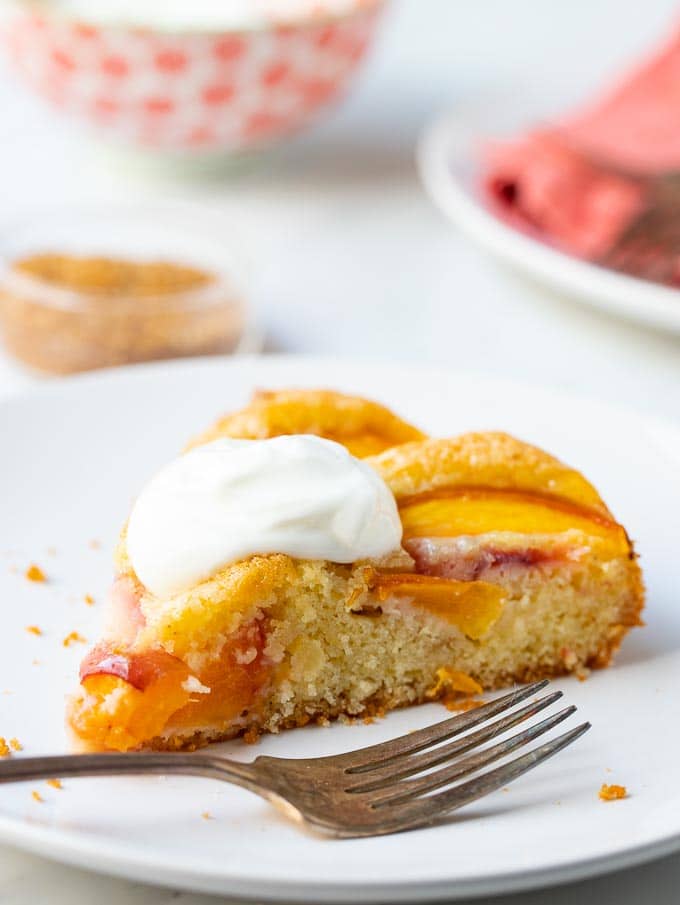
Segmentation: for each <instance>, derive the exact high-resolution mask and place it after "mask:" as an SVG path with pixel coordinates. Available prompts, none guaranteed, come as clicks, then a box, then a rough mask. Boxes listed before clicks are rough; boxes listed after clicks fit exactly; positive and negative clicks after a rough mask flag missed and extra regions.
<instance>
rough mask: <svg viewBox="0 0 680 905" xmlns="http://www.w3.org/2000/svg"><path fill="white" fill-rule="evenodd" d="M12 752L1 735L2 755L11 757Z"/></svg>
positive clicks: (0, 746) (0, 747) (0, 749)
mask: <svg viewBox="0 0 680 905" xmlns="http://www.w3.org/2000/svg"><path fill="white" fill-rule="evenodd" d="M11 753H12V752H11V751H10V748H9V745H8V744H7V742H6V741H5V739H4V738H3V737H2V736H1V735H0V757H9V756H10V754H11Z"/></svg>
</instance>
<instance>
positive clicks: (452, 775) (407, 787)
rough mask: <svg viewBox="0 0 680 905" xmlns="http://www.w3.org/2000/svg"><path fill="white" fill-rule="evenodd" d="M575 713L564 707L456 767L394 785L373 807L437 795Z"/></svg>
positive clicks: (445, 768)
mask: <svg viewBox="0 0 680 905" xmlns="http://www.w3.org/2000/svg"><path fill="white" fill-rule="evenodd" d="M575 710H576V708H575V707H573V706H572V707H565V709H564V710H561V711H560V712H559V713H556V714H554V715H553V716H551V717H548V718H547V719H545V720H541V722H540V723H536V724H535V725H533V726H530V727H528V728H527V729H524V730H523V731H522V732H518V733H516V734H515V735H513V736H511V737H510V738H508V739H505V740H504V741H502V742H499V743H498V744H497V745H493V746H491V747H490V748H484V749H483V750H482V751H478V752H476V753H475V754H471V755H470V756H469V757H464V758H462V759H461V760H458V761H454V763H453V764H450V765H449V766H447V767H442V768H441V769H439V770H435V771H434V772H433V773H427V774H426V775H425V776H421V777H419V778H418V779H412V780H408V781H407V782H395V783H393V784H392V786H391V787H387V788H386V789H382V790H381V794H379V795H378V796H373V798H372V803H373V805H374V807H379V808H383V807H387V806H392V805H397V804H402V803H403V802H405V801H410V800H411V799H413V798H417V797H418V796H420V795H424V794H426V793H428V792H434V790H435V789H440V788H441V787H442V786H447V785H450V784H451V783H452V782H453V780H454V779H462V778H463V777H464V776H468V775H469V774H470V773H477V772H478V771H479V770H480V769H481V768H482V767H485V766H486V765H487V764H491V763H493V762H494V761H495V760H498V759H499V758H501V757H504V756H505V755H506V754H510V752H511V751H515V750H516V749H517V748H523V747H524V746H525V745H527V744H528V743H529V742H531V741H533V740H534V739H535V738H538V736H539V735H543V734H544V733H545V732H549V731H550V729H552V728H553V727H554V726H557V725H558V723H561V722H562V721H563V720H566V719H567V717H570V716H571V715H572V713H574V712H575Z"/></svg>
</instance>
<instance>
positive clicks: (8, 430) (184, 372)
mask: <svg viewBox="0 0 680 905" xmlns="http://www.w3.org/2000/svg"><path fill="white" fill-rule="evenodd" d="M304 385H309V386H331V387H337V388H340V389H343V390H346V391H349V392H361V393H365V394H368V395H370V396H373V397H375V398H377V399H380V400H383V401H384V402H387V403H389V404H391V405H393V406H395V407H396V408H397V410H398V411H399V412H400V413H401V414H403V415H404V416H405V417H407V418H410V419H412V420H413V421H415V422H417V423H418V424H420V425H421V426H422V427H423V428H425V429H427V430H430V431H432V432H434V433H439V434H448V433H454V432H457V431H462V430H468V429H472V428H501V429H506V430H510V431H513V432H515V433H516V434H518V435H520V436H521V437H524V438H526V439H527V440H530V441H534V442H536V443H539V444H543V445H545V446H546V447H547V448H548V449H550V450H552V451H554V452H555V453H557V454H559V455H560V456H562V457H563V458H564V459H566V460H567V461H568V462H570V463H572V464H573V465H575V466H577V467H579V468H582V469H583V470H584V471H585V472H586V473H587V474H588V476H589V477H591V478H592V479H593V480H594V481H595V482H596V483H597V485H598V486H599V487H600V488H601V490H602V492H603V494H604V496H605V498H606V499H607V500H608V502H609V503H610V504H611V506H612V508H613V510H614V512H615V513H616V514H617V515H618V516H619V517H620V518H621V519H622V520H623V522H624V523H625V524H626V526H627V527H629V529H630V531H631V533H632V535H633V536H634V538H635V539H636V540H637V541H638V544H639V548H640V550H641V553H642V562H643V566H644V568H645V572H646V576H647V583H648V587H649V609H648V612H647V620H648V622H649V625H648V627H647V628H645V629H644V630H638V631H635V632H633V634H632V637H630V638H628V639H627V641H626V643H625V645H624V648H623V650H622V652H621V655H620V657H619V659H618V662H617V664H616V667H615V668H614V669H611V670H605V671H601V672H597V673H594V674H593V675H592V676H591V678H590V679H588V681H586V682H583V683H580V682H578V681H576V680H571V679H568V680H564V681H561V682H556V683H555V685H556V686H557V687H560V688H563V689H564V691H565V693H566V699H567V701H569V702H573V703H575V704H577V705H578V706H579V710H580V715H581V716H582V718H584V719H585V718H588V719H590V720H591V721H592V723H593V729H592V730H591V731H590V732H589V733H587V734H586V735H585V736H584V738H583V739H580V740H579V741H578V742H577V743H576V744H574V745H573V746H572V747H570V748H569V749H568V750H567V751H565V752H563V753H561V754H560V755H559V756H558V757H556V758H554V759H553V760H551V761H550V762H548V763H547V764H545V765H543V766H542V767H541V768H539V769H537V770H536V771H535V772H532V773H531V774H529V775H528V776H527V777H524V778H522V779H521V780H519V781H517V782H516V783H514V784H513V785H512V786H511V787H510V790H509V791H508V792H507V793H506V794H502V793H497V794H495V795H493V796H491V797H489V798H487V799H485V800H482V801H480V802H478V803H477V804H474V805H471V806H470V807H468V808H467V809H466V810H464V811H462V812H460V814H459V816H458V817H457V818H456V819H454V820H452V821H451V822H450V823H448V824H446V825H443V826H438V827H436V828H432V829H426V830H421V831H418V832H414V833H408V834H403V835H398V836H391V837H387V838H381V839H373V840H371V839H368V840H349V841H340V842H338V841H332V840H326V839H321V838H315V837H312V836H311V835H306V834H305V833H303V832H301V831H300V830H299V829H298V828H296V827H295V826H293V825H292V824H290V823H289V822H287V821H286V820H285V818H283V817H282V816H279V815H277V813H276V812H275V811H274V810H272V808H271V807H269V806H268V805H267V804H265V803H264V802H263V801H261V800H260V799H258V798H256V797H255V796H252V795H249V794H248V793H247V792H245V791H243V790H240V789H236V788H232V787H229V786H222V785H218V784H216V783H214V782H210V781H204V780H194V779H164V778H139V779H123V778H118V779H115V778H112V779H99V780H96V779H92V780H90V779H85V780H70V781H65V782H64V788H63V790H62V791H58V790H56V789H53V788H51V787H49V786H47V785H46V784H44V783H35V784H31V785H30V786H27V785H15V786H6V787H3V788H2V789H1V790H0V839H2V840H4V841H6V842H9V843H12V844H14V845H18V846H20V847H23V848H26V849H30V850H32V851H36V852H39V853H41V854H44V855H46V856H48V857H51V858H55V859H58V860H61V861H65V862H68V863H72V864H77V865H80V866H83V867H87V868H91V869H95V870H100V871H105V872H110V873H113V874H120V875H123V876H126V877H131V878H135V879H139V880H146V881H150V882H155V883H161V884H163V885H166V886H175V887H185V888H191V889H196V890H202V891H210V892H219V893H223V894H229V895H232V896H252V897H257V898H258V899H268V900H274V899H278V900H280V899H285V900H288V901H290V900H304V901H307V902H315V903H318V902H329V901H334V900H338V899H345V900H350V899H351V900H352V901H355V902H374V901H393V902H394V901H403V900H409V901H415V900H419V901H425V900H431V899H435V898H437V897H446V898H449V899H452V898H456V897H460V896H469V895H471V894H489V893H493V892H500V891H507V890H515V889H519V888H527V887H531V886H535V885H540V884H546V883H554V882H558V881H562V880H566V879H568V878H575V877H582V876H585V875H589V874H594V873H598V872H601V871H604V870H609V869H612V868H615V867H621V866H624V865H630V864H632V863H635V862H638V861H642V860H645V859H648V858H651V857H653V856H655V855H660V854H662V853H664V852H668V851H670V850H672V849H674V848H676V847H678V846H679V845H680V761H679V760H678V757H677V750H678V745H680V725H679V723H678V720H677V719H676V717H677V689H678V687H679V683H680V608H679V607H678V605H677V591H678V575H677V566H676V563H677V543H678V536H679V535H680V524H679V516H678V513H680V432H678V431H677V430H676V429H675V428H674V427H672V426H670V425H666V424H662V423H656V422H652V421H649V420H646V419H644V418H643V417H641V416H638V415H634V414H631V413H629V412H626V411H625V410H620V411H619V410H616V409H614V408H610V407H606V406H603V405H596V404H594V403H592V402H588V401H583V400H578V399H574V398H573V397H568V396H563V395H561V394H559V393H555V392H548V391H544V390H538V389H532V388H527V387H524V386H521V385H517V386H515V385H512V384H508V383H505V382H499V381H490V380H489V381H487V380H482V379H479V378H473V377H469V376H464V375H463V376H461V375H456V374H455V373H452V372H450V371H444V370H432V369H417V368H414V367H407V366H402V365H399V366H396V365H395V366H378V365H375V366H372V365H367V364H358V363H350V362H344V363H343V362H338V361H332V360H313V359H302V358H301V359H296V358H261V359H258V358H254V359H248V358H245V359H241V360H233V361H228V360H226V361H219V360H203V361H190V362H179V363H174V364H160V365H150V366H141V367H138V368H128V369H122V370H119V371H112V372H102V373H99V374H95V375H92V376H85V377H78V378H72V379H68V380H63V381H59V382H54V383H52V384H50V385H47V386H45V387H44V388H42V389H40V390H39V391H37V392H35V393H34V394H33V395H29V396H25V397H23V398H19V399H15V400H10V401H6V402H4V403H2V404H0V436H1V437H2V443H1V444H0V500H1V508H0V557H1V558H0V600H2V606H3V626H2V633H1V634H0V638H1V639H2V643H1V648H0V664H1V667H0V669H1V672H0V734H2V735H4V736H7V737H9V736H13V735H16V736H18V738H19V739H20V740H21V741H22V742H23V744H24V748H25V753H26V754H40V753H46V752H60V751H63V750H65V748H66V741H65V735H64V730H63V726H62V713H63V703H64V695H65V694H66V693H67V691H68V690H69V689H70V688H72V687H73V686H74V684H75V680H76V679H75V677H76V670H77V664H78V661H79V659H80V657H81V656H82V653H83V647H82V645H78V644H76V645H74V646H73V647H69V648H64V647H63V646H62V639H63V638H64V637H65V635H66V634H67V633H68V632H70V631H72V630H74V629H75V630H78V631H80V632H82V633H83V634H84V635H85V636H86V637H87V638H89V639H93V638H95V637H96V635H97V624H98V621H99V618H100V614H101V603H100V601H101V600H102V598H103V596H104V594H105V592H106V588H107V584H108V582H109V575H110V568H111V567H110V559H109V557H110V551H111V548H112V546H113V544H114V542H115V539H116V534H117V531H118V528H119V526H120V525H121V523H122V521H123V519H124V517H125V515H126V512H127V510H128V507H129V505H130V501H131V499H132V497H133V495H134V494H135V492H136V491H137V490H138V488H139V487H140V485H141V484H142V482H143V481H144V480H145V479H146V478H147V477H148V476H149V475H150V474H151V473H152V472H153V471H154V470H155V469H156V468H158V466H159V465H161V464H162V463H164V462H165V461H166V460H168V459H169V458H171V457H173V456H174V455H175V453H176V452H177V451H178V450H179V449H180V448H181V447H182V445H183V444H184V442H185V441H186V439H187V438H188V437H190V436H191V435H192V434H193V433H194V432H196V431H199V430H201V429H202V428H204V427H205V426H206V425H207V424H208V423H210V422H211V421H212V419H213V418H214V417H215V416H216V415H218V414H219V413H221V412H223V411H225V410H227V409H230V408H232V407H235V406H239V405H241V404H243V403H244V401H245V400H246V399H247V398H248V396H249V394H250V393H251V391H252V389H253V388H254V387H275V386H304ZM92 540H100V541H101V542H102V549H99V550H97V549H92V548H91V546H90V541H92ZM51 547H54V548H55V549H56V552H55V553H53V554H50V552H49V548H51ZM29 562H37V563H38V564H39V565H40V566H42V567H43V568H44V569H45V571H46V572H47V574H48V575H49V578H50V582H49V583H48V584H45V585H38V584H31V583H29V582H28V581H27V580H26V579H25V578H24V577H23V575H22V571H23V570H24V569H25V567H26V566H27V564H28V563H29ZM12 567H15V568H16V569H17V570H18V571H12ZM86 593H90V594H93V595H94V596H95V597H96V598H97V604H96V605H95V606H93V607H88V606H87V605H86V604H85V603H84V602H83V595H84V594H86ZM31 624H36V625H39V626H40V627H41V628H42V629H43V632H44V634H43V635H42V636H41V637H36V636H34V635H31V634H29V633H27V632H26V630H25V627H26V626H27V625H31ZM34 660H37V661H38V662H37V663H34ZM5 692H9V693H7V694H5ZM445 716H446V712H445V711H444V710H443V709H442V708H441V706H438V705H428V706H426V707H421V708H415V709H413V708H412V709H410V710H406V711H402V712H399V713H394V714H391V715H390V716H389V717H388V718H387V719H385V720H384V721H382V722H378V723H375V724H373V725H370V726H364V725H358V726H350V727H347V726H335V727H333V728H331V729H319V728H309V729H301V730H295V731H293V732H288V733H284V734H282V735H281V736H279V737H269V738H267V739H265V740H264V741H263V742H262V743H261V744H260V746H259V747H258V748H257V749H256V750H254V749H252V748H250V747H248V746H246V745H244V744H243V743H242V742H240V741H237V742H233V743H230V744H228V745H225V746H223V747H224V750H225V751H229V752H230V753H232V754H233V755H234V756H236V757H238V758H242V759H244V760H248V759H251V758H252V757H254V756H255V755H256V754H259V753H265V752H266V753H270V754H275V755H284V756H300V755H304V756H310V755H316V754H322V753H334V752H340V751H344V750H348V749H351V748H356V747H359V746H362V745H367V744H371V743H373V742H376V741H378V740H382V739H385V738H388V737H390V736H394V735H397V734H399V733H402V732H405V731H407V730H409V729H412V728H414V727H418V726H422V725H425V724H428V723H430V722H433V721H435V720H438V719H442V718H444V717H445ZM609 770H611V772H609ZM603 782H620V783H623V784H625V785H626V786H628V788H629V790H630V797H629V798H628V799H626V800H624V801H618V802H613V803H607V804H604V803H602V802H601V801H599V800H598V796H597V793H598V789H599V787H600V785H601V783H603ZM33 788H37V789H38V790H39V791H40V794H41V795H42V796H43V798H44V799H45V800H44V803H38V802H36V801H34V800H33V799H32V797H31V790H32V789H33ZM204 811H208V812H210V813H211V814H212V815H213V817H214V819H213V820H205V819H202V817H201V814H202V812H204Z"/></svg>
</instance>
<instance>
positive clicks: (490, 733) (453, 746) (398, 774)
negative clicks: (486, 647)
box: [347, 691, 562, 793]
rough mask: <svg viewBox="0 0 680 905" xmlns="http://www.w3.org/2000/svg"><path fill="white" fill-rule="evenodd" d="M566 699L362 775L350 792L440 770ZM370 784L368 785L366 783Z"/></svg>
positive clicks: (551, 698)
mask: <svg viewBox="0 0 680 905" xmlns="http://www.w3.org/2000/svg"><path fill="white" fill-rule="evenodd" d="M561 697H562V692H561V691H554V692H553V693H552V694H549V695H546V696H545V697H544V698H539V699H538V700H537V701H532V702H531V703H530V704H527V705H525V706H524V707H521V708H520V709H519V710H516V711H513V712H512V713H510V714H509V715H508V716H504V717H501V719H499V720H494V721H493V722H492V723H489V724H487V725H486V726H484V727H483V728H482V729H478V730H477V731H476V732H470V733H469V734H468V735H464V736H463V737H462V738H461V739H459V740H458V741H455V742H450V743H449V744H448V745H441V746H440V747H438V748H432V749H430V750H428V751H425V752H424V753H423V754H414V755H412V756H410V757H407V758H405V759H402V760H399V761H397V763H396V764H395V763H394V762H392V763H391V764H388V765H387V766H386V767H382V768H381V767H378V768H376V769H375V770H371V771H370V773H369V774H368V775H366V774H365V773H360V774H359V776H365V777H366V778H365V780H364V781H363V782H361V783H360V784H359V785H356V786H350V787H349V788H348V789H347V791H348V792H352V793H354V792H359V793H360V792H372V791H377V790H378V789H382V788H385V786H387V785H389V784H392V783H394V782H396V780H398V779H404V778H406V777H407V776H412V775H413V774H414V773H422V772H423V771H424V770H428V769H429V768H430V767H436V766H437V765H438V764H441V763H444V762H445V761H450V760H451V759H452V758H453V757H455V756H456V755H457V754H464V753H465V752H466V751H470V750H472V749H473V748H477V747H479V745H481V744H482V743H483V742H488V741H491V740H492V739H494V738H496V737H497V736H499V735H502V734H503V733H504V732H506V731H507V730H508V729H512V727H513V726H516V725H517V724H518V723H521V722H523V721H524V720H527V719H528V718H529V717H531V716H534V715H535V714H537V713H540V711H541V710H545V708H546V707H550V705H551V704H554V703H555V701H558V700H559V699H560V698H561ZM366 780H368V781H366Z"/></svg>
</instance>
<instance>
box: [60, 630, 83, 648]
mask: <svg viewBox="0 0 680 905" xmlns="http://www.w3.org/2000/svg"><path fill="white" fill-rule="evenodd" d="M61 643H62V644H63V645H64V647H70V646H71V645H72V644H76V643H77V644H87V638H83V636H82V635H81V634H80V633H79V632H69V634H68V635H67V636H66V637H65V638H64V640H63V641H62V642H61Z"/></svg>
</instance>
